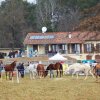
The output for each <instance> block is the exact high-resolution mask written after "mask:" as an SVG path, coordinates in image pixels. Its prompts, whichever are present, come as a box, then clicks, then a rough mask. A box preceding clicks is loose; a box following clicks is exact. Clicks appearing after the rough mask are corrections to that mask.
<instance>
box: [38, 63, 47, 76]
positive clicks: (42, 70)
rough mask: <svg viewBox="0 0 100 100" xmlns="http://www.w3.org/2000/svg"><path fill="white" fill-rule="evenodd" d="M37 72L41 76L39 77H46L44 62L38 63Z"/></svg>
mask: <svg viewBox="0 0 100 100" xmlns="http://www.w3.org/2000/svg"><path fill="white" fill-rule="evenodd" d="M37 74H38V76H39V78H41V77H45V76H46V75H45V68H44V65H43V64H38V65H37Z"/></svg>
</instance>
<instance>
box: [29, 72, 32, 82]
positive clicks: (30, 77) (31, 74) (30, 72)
mask: <svg viewBox="0 0 100 100" xmlns="http://www.w3.org/2000/svg"><path fill="white" fill-rule="evenodd" d="M29 73H30V79H31V80H32V72H31V71H29Z"/></svg>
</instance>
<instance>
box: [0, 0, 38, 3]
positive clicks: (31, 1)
mask: <svg viewBox="0 0 100 100" xmlns="http://www.w3.org/2000/svg"><path fill="white" fill-rule="evenodd" d="M2 1H5V0H0V3H1V2H2ZM27 1H28V2H30V3H35V4H36V0H27Z"/></svg>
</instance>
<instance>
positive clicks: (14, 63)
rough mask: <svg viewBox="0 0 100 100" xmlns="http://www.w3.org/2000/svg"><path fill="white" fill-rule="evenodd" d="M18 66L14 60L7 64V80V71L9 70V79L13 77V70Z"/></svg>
mask: <svg viewBox="0 0 100 100" xmlns="http://www.w3.org/2000/svg"><path fill="white" fill-rule="evenodd" d="M15 66H16V61H14V62H12V63H11V64H8V65H5V67H4V69H5V72H6V80H7V72H9V79H10V80H11V79H12V78H13V71H14V68H15Z"/></svg>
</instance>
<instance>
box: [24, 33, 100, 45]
mask: <svg viewBox="0 0 100 100" xmlns="http://www.w3.org/2000/svg"><path fill="white" fill-rule="evenodd" d="M70 33H71V38H69V37H68V35H69V32H48V33H28V34H27V36H26V38H25V40H24V44H60V43H83V42H84V41H86V40H100V33H96V32H93V33H91V32H70Z"/></svg>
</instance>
